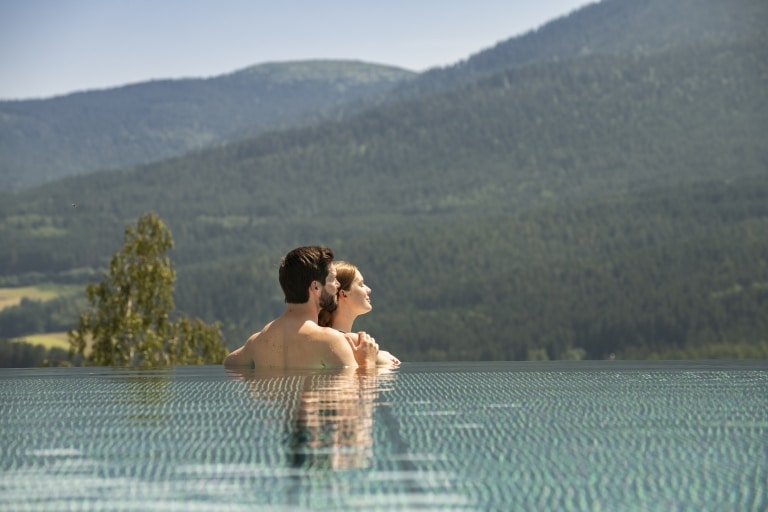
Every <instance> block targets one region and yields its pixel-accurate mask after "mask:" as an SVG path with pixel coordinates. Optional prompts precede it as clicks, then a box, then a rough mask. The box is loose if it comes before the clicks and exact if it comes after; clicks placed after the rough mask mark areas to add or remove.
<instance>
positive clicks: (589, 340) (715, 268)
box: [0, 0, 768, 360]
mask: <svg viewBox="0 0 768 512" xmlns="http://www.w3.org/2000/svg"><path fill="white" fill-rule="evenodd" d="M625 3H631V2H629V1H628V2H625ZM646 3H647V4H649V5H650V3H648V2H646ZM668 3H669V5H670V6H671V7H670V11H669V12H670V16H671V15H672V14H675V13H677V12H678V9H677V7H679V6H678V2H675V1H670V2H668ZM619 4H620V2H619V1H618V0H614V1H606V2H603V3H601V4H599V5H597V6H592V7H589V8H588V9H595V10H596V9H599V8H601V7H605V8H606V9H607V8H615V7H616V6H618V5H619ZM679 4H680V5H688V2H687V0H679ZM653 5H656V4H655V3H653ZM767 9H768V6H766V7H764V8H763V11H762V12H765V11H766V10H767ZM593 14H594V13H593ZM759 14H761V13H756V14H755V15H756V16H757V15H759ZM675 15H676V14H675ZM670 23H671V22H670ZM681 23H682V22H681ZM584 30H588V27H585V29H584ZM767 50H768V40H767V39H766V38H764V37H762V36H754V37H742V36H741V35H740V36H739V37H733V38H714V39H709V40H707V41H702V42H692V41H688V42H686V43H685V44H675V45H669V46H668V47H666V48H665V49H663V50H661V49H659V50H658V51H654V52H648V53H643V52H631V53H627V54H613V55H611V54H594V55H586V56H578V57H574V58H570V59H560V60H558V61H552V60H547V59H544V60H541V61H536V62H530V63H528V64H525V65H519V64H514V65H511V66H509V67H508V68H506V69H502V70H500V71H498V72H496V73H492V74H490V75H488V76H485V77H484V78H482V79H479V80H476V81H471V82H469V83H467V84H464V85H461V86H457V87H455V88H453V89H449V90H445V91H442V92H439V93H432V94H424V95H420V96H416V97H412V98H410V99H407V100H403V101H401V102H393V103H390V104H386V105H382V106H381V107H379V108H376V109H371V110H368V111H364V112H360V113H358V114H357V115H356V116H354V117H351V118H349V119H343V120H339V121H335V122H325V123H322V124H317V125H313V126H307V127H303V128H295V129H290V130H285V131H282V132H274V133H267V134H262V135H260V136H258V137H254V138H251V139H247V140H242V141H240V142H237V143H232V144H228V145H225V146H222V147H218V148H215V149H210V150H206V151H201V152H199V153H197V154H193V155H188V156H185V157H181V158H177V159H173V160H169V161H165V162H162V163H156V164H152V165H147V166H144V167H142V168H138V169H132V170H123V171H116V172H111V173H98V174H93V175H90V176H79V177H72V178H68V179H64V180H60V181H59V182H57V183H55V184H49V185H45V186H41V187H35V188H33V189H29V190H23V191H20V192H17V193H14V194H6V195H5V196H4V197H2V198H1V199H2V201H1V202H0V218H1V219H2V224H0V237H1V238H2V240H3V241H8V243H4V244H2V246H0V272H2V275H3V276H4V280H5V282H29V281H30V280H33V279H36V280H41V279H53V280H64V279H68V280H70V281H71V280H72V279H77V276H78V275H79V274H78V272H88V271H89V269H95V268H100V267H103V265H104V264H105V263H106V261H107V259H108V257H109V256H110V255H111V254H112V252H114V251H115V250H116V249H117V248H118V247H119V245H120V239H121V235H122V228H123V227H124V226H125V225H126V224H128V223H129V222H132V221H133V220H135V218H136V217H138V216H139V215H141V214H142V213H144V212H145V211H147V210H154V211H156V212H157V213H158V214H159V215H160V216H161V218H163V220H164V221H165V222H166V224H167V225H168V226H169V227H170V228H171V230H172V231H173V235H174V240H175V241H176V249H175V251H173V253H172V258H173V260H174V262H176V264H177V265H178V270H179V274H178V277H179V279H178V282H177V306H178V307H179V308H180V309H182V310H184V311H185V312H186V313H189V314H193V315H196V316H202V317H203V318H204V319H205V320H206V321H213V320H219V321H222V322H224V326H225V333H226V336H227V341H228V343H229V344H230V346H235V345H238V344H240V343H242V341H243V339H244V338H245V336H246V335H247V334H250V332H252V331H253V330H254V329H257V328H259V327H260V326H261V325H262V324H263V323H264V322H265V321H267V320H269V319H270V318H271V317H273V316H274V315H276V314H279V312H280V311H281V310H282V307H283V304H282V297H281V294H280V290H279V287H278V285H277V264H278V261H279V258H280V257H281V256H282V254H284V253H285V252H286V251H287V250H289V249H291V248H293V247H295V246H297V245H303V244H309V243H322V244H327V245H330V246H332V247H333V248H334V249H335V250H336V252H337V256H338V257H339V258H341V259H349V260H351V261H353V262H355V263H357V264H358V265H359V266H360V268H361V270H362V271H363V273H364V274H365V277H366V281H367V282H368V283H369V284H370V285H371V287H372V288H373V290H374V293H373V296H372V298H373V302H374V307H375V310H374V312H373V313H371V314H369V315H366V316H365V317H363V318H361V319H360V321H359V322H360V323H359V327H361V328H367V329H370V330H371V331H372V332H374V333H375V335H376V338H377V340H381V343H382V345H383V346H385V347H386V348H387V349H390V350H391V351H392V352H394V353H395V354H397V355H398V356H400V357H402V358H406V359H410V360H414V359H429V360H435V359H526V358H529V359H530V358H541V357H549V358H569V357H591V358H601V357H607V356H608V355H609V354H611V353H613V354H616V355H617V356H619V357H718V356H730V357H737V356H751V357H756V356H757V357H768V339H766V336H765V332H767V331H766V328H768V324H766V322H768V314H766V313H767V312H768V236H767V235H768V200H767V198H768V153H767V152H766V145H765V136H764V134H765V133H766V131H768V90H766V88H765V86H764V85H765V82H766V78H768V51H767ZM17 313H18V312H17ZM2 320H3V315H2V314H0V326H2V325H3V324H2Z"/></svg>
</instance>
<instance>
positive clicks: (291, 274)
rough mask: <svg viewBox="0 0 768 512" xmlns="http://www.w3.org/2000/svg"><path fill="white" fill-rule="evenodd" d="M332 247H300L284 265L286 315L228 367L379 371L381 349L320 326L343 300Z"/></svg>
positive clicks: (232, 355)
mask: <svg viewBox="0 0 768 512" xmlns="http://www.w3.org/2000/svg"><path fill="white" fill-rule="evenodd" d="M332 262H333V251H332V250H331V249H329V248H327V247H319V246H310V247H299V248H297V249H294V250H292V251H291V252H289V253H288V254H286V255H285V256H284V257H283V259H282V261H281V262H280V272H279V277H280V287H281V288H282V289H283V293H284V294H285V302H286V304H287V306H286V308H285V312H284V313H283V314H282V315H281V316H280V317H278V318H276V319H275V320H273V321H271V322H270V323H268V324H267V325H266V326H264V328H263V329H262V330H261V331H259V332H257V333H255V334H253V335H252V336H251V337H250V338H248V341H246V342H245V345H243V346H242V347H240V348H238V349H237V350H234V351H233V352H232V353H230V354H229V355H228V356H227V358H226V359H225V360H224V366H227V367H238V366H240V367H242V366H247V367H254V366H255V367H271V368H334V367H336V368H339V367H352V368H357V367H361V368H375V367H376V358H377V355H378V352H379V346H378V345H377V344H376V341H375V340H374V339H373V338H371V337H370V336H369V335H368V334H366V333H364V332H360V333H358V334H357V339H356V340H355V339H354V338H353V339H351V340H348V339H347V337H346V336H345V335H344V334H342V333H341V332H339V331H337V330H335V329H331V328H329V327H320V326H319V325H318V324H317V315H318V313H319V312H320V309H322V308H323V306H326V307H327V306H328V305H329V304H333V303H334V301H336V300H337V298H336V294H337V292H338V290H339V286H340V285H339V282H338V281H337V280H336V271H335V269H334V268H333V265H332V264H331V263H332Z"/></svg>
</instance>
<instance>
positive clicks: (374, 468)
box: [0, 361, 768, 511]
mask: <svg viewBox="0 0 768 512" xmlns="http://www.w3.org/2000/svg"><path fill="white" fill-rule="evenodd" d="M0 404H2V405H0V407H1V408H2V409H1V410H2V414H0V435H1V436H2V437H1V438H0V460H1V462H0V510H4V511H10V510H56V511H59V510H184V511H189V510H228V511H229V510H345V509H358V508H365V509H367V510H413V509H418V510H579V511H581V510H602V511H620V510H665V511H666V510H717V511H720V510H738V511H753V510H754V511H760V510H767V509H768V484H767V483H766V482H768V362H724V363H721V362H662V363H658V362H620V361H601V362H552V363H470V364H408V363H406V364H403V365H402V367H401V368H399V369H398V370H396V371H393V372H389V373H380V374H377V375H369V374H362V375H360V374H357V373H356V372H353V371H350V372H328V373H322V372H314V373H313V372H310V373H302V372H293V373H289V374H265V373H257V372H252V371H251V372H245V373H233V372H228V371H226V370H224V369H223V368H221V367H211V366H207V367H183V368H176V369H174V370H168V371H135V370H118V369H105V368H72V369H2V370H0Z"/></svg>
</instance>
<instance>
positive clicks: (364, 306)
mask: <svg viewBox="0 0 768 512" xmlns="http://www.w3.org/2000/svg"><path fill="white" fill-rule="evenodd" d="M370 294H371V289H370V288H368V287H367V286H366V285H365V282H363V275H362V274H361V273H360V271H359V270H358V271H357V272H355V278H354V279H353V280H352V284H351V285H350V286H349V290H341V292H340V295H341V296H342V297H344V299H345V301H346V302H347V304H348V305H349V307H350V308H352V310H353V311H355V312H356V313H357V314H359V315H360V314H363V313H367V312H369V311H370V310H371V309H373V306H372V305H371V297H370Z"/></svg>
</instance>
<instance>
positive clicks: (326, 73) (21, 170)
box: [0, 61, 414, 190]
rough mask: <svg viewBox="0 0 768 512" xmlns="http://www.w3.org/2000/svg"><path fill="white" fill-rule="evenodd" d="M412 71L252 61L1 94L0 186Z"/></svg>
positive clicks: (316, 109) (162, 151)
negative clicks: (100, 85)
mask: <svg viewBox="0 0 768 512" xmlns="http://www.w3.org/2000/svg"><path fill="white" fill-rule="evenodd" d="M413 75H414V73H412V72H410V71H406V70H403V69H398V68H393V67H387V66H379V65H374V64H366V63H361V62H345V61H307V62H290V63H271V64H261V65H257V66H252V67H249V68H246V69H243V70H240V71H237V72H235V73H231V74H227V75H223V76H217V77H213V78H207V79H181V80H157V81H153V82H146V83H139V84H135V85H129V86H125V87H118V88H114V89H106V90H98V91H87V92H81V93H75V94H70V95H66V96H60V97H55V98H50V99H43V100H23V101H2V102H0V190H14V189H19V188H21V187H27V186H31V185H36V184H40V183H44V182H48V181H54V180H56V179H58V178H63V177H65V176H69V175H73V174H85V173H88V172H93V171H102V170H114V169H120V168H126V167H131V166H134V165H138V164H144V163H148V162H152V161H156V160H161V159H165V158H170V157H173V156H178V155H182V154H184V153H186V152H188V151H191V150H195V149H201V148H204V147H206V146H212V145H215V144H218V143H221V142H223V141H226V140H229V139H231V138H241V137H245V136H246V135H256V134H258V133H262V132H265V131H271V130H276V129H281V128H286V127H290V126H297V125H301V124H307V123H310V122H313V121H316V120H317V119H320V118H323V117H324V116H325V115H327V114H328V113H329V112H330V111H332V109H333V108H335V107H337V106H339V105H341V104H343V103H345V102H349V101H351V100H355V99H360V98H362V97H365V96H368V95H371V94H376V93H380V92H382V91H384V90H386V89H388V88H390V87H391V86H392V85H393V84H395V83H397V82H398V81H401V80H405V79H408V78H409V77H411V76H413Z"/></svg>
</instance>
